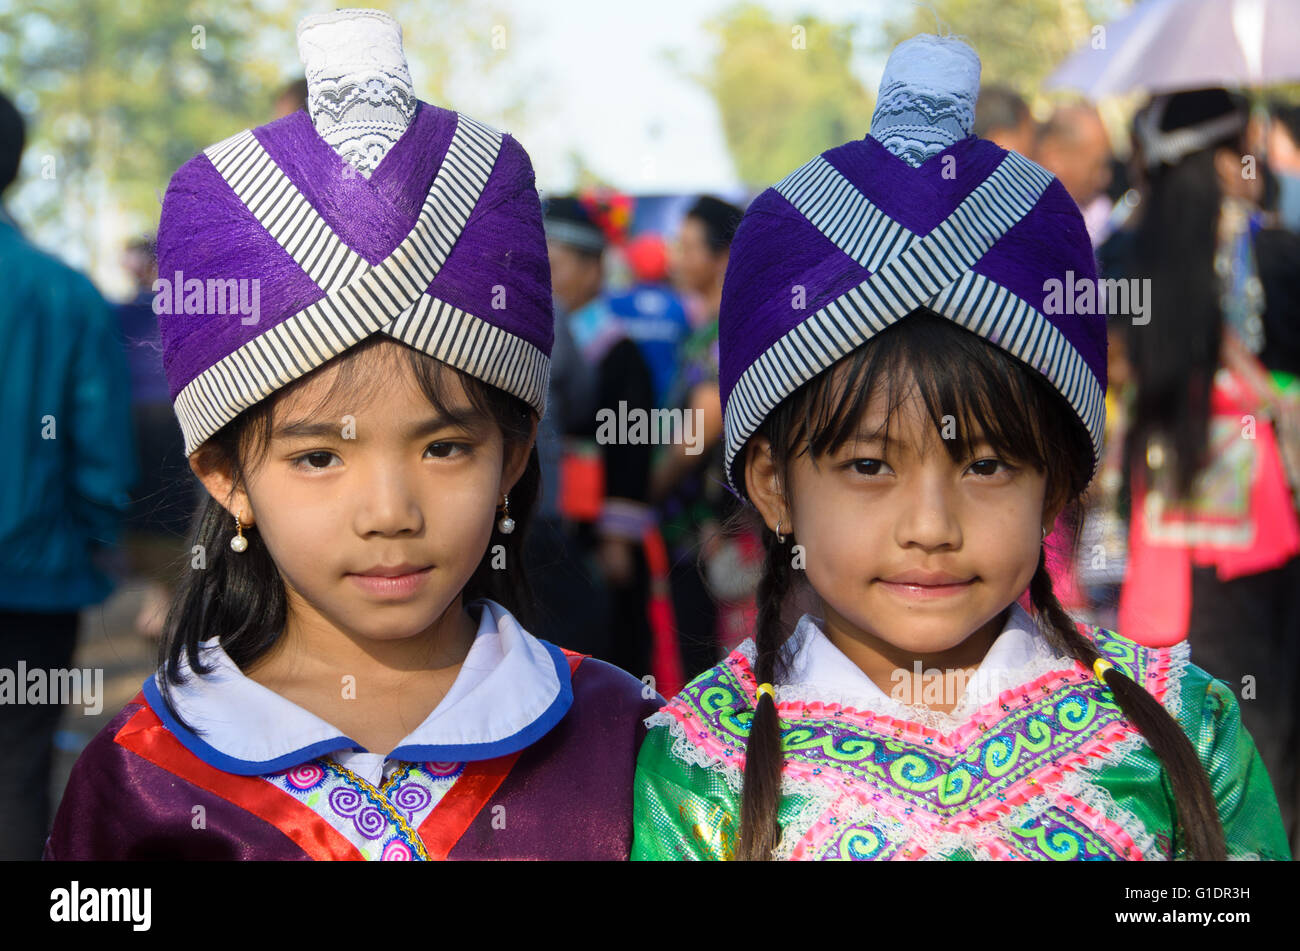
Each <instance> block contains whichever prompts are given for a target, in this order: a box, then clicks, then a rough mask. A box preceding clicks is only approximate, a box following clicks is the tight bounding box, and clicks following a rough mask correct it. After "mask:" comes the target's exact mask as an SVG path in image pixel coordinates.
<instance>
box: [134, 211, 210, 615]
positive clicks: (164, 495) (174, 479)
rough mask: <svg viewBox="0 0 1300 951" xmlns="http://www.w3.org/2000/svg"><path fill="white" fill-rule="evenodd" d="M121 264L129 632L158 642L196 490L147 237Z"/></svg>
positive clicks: (181, 560) (180, 562)
mask: <svg viewBox="0 0 1300 951" xmlns="http://www.w3.org/2000/svg"><path fill="white" fill-rule="evenodd" d="M122 265H123V267H124V268H125V269H126V271H127V272H128V273H129V274H130V275H131V278H132V281H133V282H134V284H135V296H134V298H133V299H132V300H130V301H128V302H127V303H125V304H119V305H118V306H117V319H118V325H119V328H120V330H121V332H122V342H123V344H124V345H125V347H126V354H127V363H128V365H129V366H130V368H131V415H132V419H133V423H134V427H135V444H136V449H137V451H138V455H137V457H136V464H137V468H138V470H139V473H140V479H139V482H138V483H137V484H136V487H135V489H134V491H133V492H132V494H131V511H130V514H129V516H128V518H127V523H126V524H127V534H126V549H127V553H128V556H129V559H130V569H131V574H132V575H133V576H134V577H136V578H138V579H141V580H142V581H143V582H144V585H145V587H144V598H143V601H142V604H141V607H140V613H139V615H138V616H137V618H136V629H137V630H138V631H139V633H140V634H142V635H143V636H145V637H149V638H158V637H160V636H161V635H162V629H163V621H164V620H165V618H166V613H167V605H168V604H170V603H171V596H172V591H171V587H172V586H171V581H172V578H173V576H174V575H175V574H176V572H177V571H178V570H184V568H183V565H185V563H186V562H187V561H188V559H187V557H186V548H185V537H186V534H187V532H188V531H189V524H190V517H191V516H192V515H193V514H194V511H195V509H196V507H197V505H198V502H199V498H200V496H199V495H198V489H199V484H198V480H196V479H195V478H194V475H193V473H191V471H190V467H189V465H188V464H187V462H186V459H185V442H184V440H183V439H182V437H181V431H180V427H179V426H177V425H176V414H175V412H174V411H173V409H172V402H171V397H170V394H169V391H168V389H167V378H166V377H165V376H164V375H163V365H162V341H161V339H160V337H159V334H158V317H157V315H156V314H155V313H154V310H153V297H154V291H153V284H154V279H155V278H156V277H157V275H158V265H157V260H156V259H155V257H154V245H153V238H152V236H145V237H141V238H136V239H134V240H133V241H131V242H130V243H129V244H128V245H127V247H126V251H125V253H124V254H123V256H122Z"/></svg>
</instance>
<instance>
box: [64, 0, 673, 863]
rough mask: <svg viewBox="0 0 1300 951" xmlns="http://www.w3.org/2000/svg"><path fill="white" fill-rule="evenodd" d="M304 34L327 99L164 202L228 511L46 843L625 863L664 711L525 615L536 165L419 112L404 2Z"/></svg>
mask: <svg viewBox="0 0 1300 951" xmlns="http://www.w3.org/2000/svg"><path fill="white" fill-rule="evenodd" d="M299 49H300V52H301V53H302V55H303V59H304V63H305V65H306V71H307V79H308V85H309V95H310V101H309V110H310V114H309V113H308V112H307V111H298V112H295V113H293V114H291V115H288V116H286V117H284V118H282V119H279V120H277V121H275V122H272V123H270V124H268V125H265V126H262V127H260V128H257V129H254V130H252V131H246V132H241V133H239V134H238V135H235V136H232V137H231V138H229V139H226V140H225V141H223V142H220V143H218V144H216V145H214V146H211V147H210V148H208V149H206V150H204V152H203V153H202V154H200V155H197V156H195V157H194V158H193V159H192V160H190V161H189V162H187V163H186V164H185V165H184V166H182V167H181V169H180V170H179V171H178V172H177V173H176V175H175V176H174V177H173V179H172V182H171V184H170V186H169V188H168V190H167V195H166V198H165V200H164V203H163V209H162V218H161V224H160V228H159V235H158V256H159V269H160V274H161V278H160V281H159V283H158V285H156V286H155V290H156V291H157V295H156V298H155V309H156V310H157V311H158V312H159V315H160V323H161V328H162V336H163V347H164V362H165V367H166V371H167V375H168V379H169V383H170V386H171V397H172V400H173V404H174V406H175V409H176V414H177V417H178V419H179V421H180V427H181V430H182V432H183V434H184V437H185V451H186V453H187V455H188V457H189V461H190V466H191V468H192V469H193V470H194V472H195V473H196V474H197V475H198V476H199V478H200V479H201V481H202V482H203V484H204V486H205V487H206V488H207V490H208V492H209V494H210V498H208V499H207V502H206V505H205V506H204V508H203V511H202V512H201V513H200V516H199V519H198V521H197V523H196V526H197V527H196V529H195V532H196V534H195V535H194V537H193V539H192V544H193V547H192V549H191V551H192V560H191V567H190V570H189V571H188V572H187V574H186V577H185V578H184V579H183V581H182V584H181V590H180V593H179V595H178V598H177V600H176V602H175V604H174V605H173V607H172V610H171V613H170V616H169V618H168V623H167V628H166V632H165V636H164V642H163V645H162V651H161V665H160V669H159V671H158V672H157V674H156V675H155V676H153V677H150V678H149V679H148V680H147V681H146V682H145V684H144V688H143V690H142V691H141V693H140V694H138V695H137V696H136V697H135V698H134V699H133V700H131V701H130V702H129V703H128V704H127V705H126V707H125V708H124V709H123V710H122V712H121V713H120V714H118V716H117V717H115V718H114V720H113V721H112V722H111V723H110V724H109V725H108V727H107V728H106V729H105V730H104V731H103V732H101V733H100V734H99V735H98V736H97V737H96V738H95V739H94V740H93V741H92V742H91V743H90V745H89V746H88V747H87V749H86V750H85V752H84V753H83V754H82V756H81V758H80V760H79V761H78V763H77V765H76V767H75V768H74V770H73V773H72V777H71V779H70V781H69V783H68V787H67V790H66V792H65V794H64V797H63V801H62V804H61V807H60V810H59V814H58V817H57V819H56V822H55V825H54V829H53V832H52V834H51V836H50V839H49V841H48V843H47V846H46V857H47V858H53V859H135V858H186V859H236V858H239V859H246V858H256V859H303V858H311V859H398V860H417V859H418V860H427V859H441V858H605V859H618V858H626V857H627V854H628V851H629V848H630V844H631V783H632V778H633V771H634V766H635V756H636V750H637V747H638V744H639V741H640V739H641V737H642V736H643V735H644V727H643V726H642V723H641V720H642V718H644V717H645V716H646V715H648V714H649V713H650V712H652V711H653V710H654V709H655V707H656V706H657V702H656V701H657V698H656V696H655V694H654V692H653V691H652V690H648V689H646V688H644V687H643V686H642V684H641V683H640V682H639V681H637V680H636V679H634V678H633V677H631V676H630V675H629V674H626V673H624V672H623V671H621V670H618V669H617V668H615V667H612V666H609V665H607V664H603V663H601V662H600V661H596V660H591V659H584V658H583V657H581V656H580V655H576V654H572V653H570V652H568V651H563V650H561V649H560V648H559V647H556V646H555V645H553V644H550V643H547V642H545V641H541V640H538V639H537V638H535V637H533V636H532V635H531V634H529V633H528V631H527V629H526V618H527V614H526V611H527V607H528V600H527V590H528V587H527V582H526V577H525V574H524V565H523V563H522V550H523V546H522V543H521V541H522V536H523V534H524V531H525V529H526V527H527V524H528V520H529V516H530V514H531V511H532V507H533V504H534V500H535V497H536V494H537V488H538V461H537V453H536V450H535V449H534V445H533V444H534V439H535V435H536V427H537V422H538V418H539V417H540V416H541V415H542V413H543V412H544V405H543V404H544V399H545V393H546V390H547V376H548V373H549V353H550V348H551V343H552V311H551V296H550V281H549V270H548V265H547V258H546V243H545V236H544V234H543V229H542V216H541V206H540V201H539V198H538V194H537V190H536V187H535V184H534V179H533V172H532V168H531V165H530V162H529V159H528V156H527V154H526V153H525V152H524V150H523V148H522V147H521V146H520V145H519V144H518V143H517V142H516V141H515V140H514V139H513V138H511V137H510V136H509V135H504V134H502V133H500V132H497V131H496V130H494V129H491V128H488V127H487V126H484V125H482V124H480V123H478V122H476V121H474V120H473V119H471V118H469V117H468V116H465V115H461V114H458V113H456V112H452V111H449V110H446V109H440V108H437V107H435V106H432V105H430V104H428V103H423V102H420V101H418V100H417V99H416V98H415V97H414V95H413V93H412V91H411V86H410V79H409V74H408V72H407V69H406V63H405V59H404V57H403V55H402V52H401V32H400V29H398V27H397V24H396V23H395V22H394V21H393V20H392V19H391V18H389V17H388V16H387V15H386V14H381V13H378V12H376V11H370V10H349V11H341V12H338V13H333V14H329V15H326V16H322V17H310V18H308V19H307V20H304V21H303V23H302V24H301V25H300V27H299ZM355 51H365V52H364V53H363V54H358V53H357V52H355ZM578 801H580V802H581V808H577V807H576V805H575V803H576V802H578Z"/></svg>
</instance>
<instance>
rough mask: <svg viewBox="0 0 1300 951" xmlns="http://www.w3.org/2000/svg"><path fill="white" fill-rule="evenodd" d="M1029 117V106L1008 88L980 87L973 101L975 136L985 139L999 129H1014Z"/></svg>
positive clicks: (995, 86) (996, 86)
mask: <svg viewBox="0 0 1300 951" xmlns="http://www.w3.org/2000/svg"><path fill="white" fill-rule="evenodd" d="M1028 116H1029V106H1028V105H1026V104H1025V100H1024V99H1022V98H1021V97H1020V94H1019V93H1017V92H1016V91H1015V90H1014V89H1012V88H1010V87H1009V86H998V85H991V86H981V87H980V91H979V98H978V99H976V100H975V127H974V129H973V131H974V133H975V135H977V136H979V137H980V138H981V139H987V138H988V137H989V133H991V132H997V131H998V130H1000V129H1016V128H1019V127H1020V124H1021V123H1022V122H1024V121H1025V119H1026V118H1028Z"/></svg>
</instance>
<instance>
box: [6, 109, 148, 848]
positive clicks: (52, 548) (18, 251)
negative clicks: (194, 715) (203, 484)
mask: <svg viewBox="0 0 1300 951" xmlns="http://www.w3.org/2000/svg"><path fill="white" fill-rule="evenodd" d="M24 139H25V127H24V123H23V119H22V116H21V115H20V114H19V113H18V110H17V109H16V108H15V107H14V105H13V103H11V102H10V101H9V100H8V99H7V98H5V97H4V96H3V95H0V194H3V193H4V192H5V191H6V190H7V189H8V188H9V186H10V185H11V184H13V182H14V179H15V178H16V177H17V174H18V164H19V159H20V158H21V156H22V151H23V143H24ZM0 269H3V272H4V274H5V293H4V295H3V296H2V297H0V339H3V340H4V346H3V348H0V407H3V414H2V415H0V419H2V420H3V423H2V424H0V439H2V441H3V443H4V446H5V461H4V465H3V466H0V675H2V676H4V680H5V684H6V686H5V687H4V688H0V757H3V759H0V860H2V859H39V858H40V856H41V848H42V846H43V844H44V842H45V837H46V835H47V834H48V832H49V818H50V808H49V806H50V804H49V786H50V769H51V763H52V759H53V740H54V731H55V728H56V727H57V725H58V722H59V716H60V714H61V713H62V710H63V707H62V704H63V703H65V702H68V700H69V699H70V698H69V697H64V696H61V695H60V694H61V691H59V690H53V689H39V690H37V689H36V688H37V687H39V686H40V684H39V681H42V680H43V681H44V684H45V686H46V687H49V686H51V685H53V684H55V683H59V684H61V685H63V686H70V685H71V684H72V682H73V681H72V680H71V679H70V678H69V677H68V676H66V675H59V674H58V672H68V673H69V674H70V673H73V672H71V671H70V670H69V668H71V666H72V652H73V647H74V646H75V644H76V639H77V621H78V612H79V611H80V610H81V609H82V608H84V607H86V606H87V605H92V604H96V603H98V602H100V601H102V600H104V599H105V598H106V597H108V595H109V593H110V592H111V591H112V589H113V582H112V580H111V578H110V577H109V575H108V573H107V571H106V570H105V568H104V566H103V558H104V555H105V554H106V553H107V551H108V549H109V546H111V545H113V544H114V543H115V541H116V539H117V534H118V531H119V528H120V523H121V519H122V516H123V513H124V512H125V511H126V508H127V505H128V495H127V491H128V489H129V488H130V487H131V484H132V482H133V481H134V479H135V463H134V448H133V439H132V432H131V394H130V379H129V376H128V374H127V366H126V359H125V355H124V353H123V350H122V343H121V340H120V339H119V337H118V334H117V328H116V319H115V318H114V315H113V311H112V310H111V309H110V307H109V305H108V304H107V303H106V302H105V301H104V299H103V298H102V297H101V296H100V294H99V292H98V291H96V290H95V287H94V285H92V284H91V283H90V281H89V280H87V279H86V277H84V276H83V275H81V274H79V273H77V272H76V271H74V270H73V269H72V268H70V267H68V266H67V265H65V264H63V263H62V262H61V261H59V260H58V259H57V258H55V257H53V256H51V255H49V254H46V253H45V252H43V251H41V250H40V249H39V248H37V247H36V246H35V245H34V244H32V243H31V242H30V241H28V240H27V238H26V237H25V236H24V235H23V233H22V232H21V230H20V229H19V227H18V225H17V223H16V222H15V221H14V220H13V218H11V217H10V216H9V214H8V212H7V211H6V210H5V209H4V207H3V206H0ZM100 683H101V685H102V677H101V678H100ZM77 684H78V685H79V686H81V682H80V680H78V681H77ZM10 689H12V691H13V692H14V693H13V695H9V690H10ZM78 692H79V693H81V691H80V690H79V691H78ZM77 699H78V700H81V701H83V702H84V701H85V700H86V699H87V698H86V697H85V695H84V694H83V696H81V697H78V698H77ZM100 699H101V700H102V698H100Z"/></svg>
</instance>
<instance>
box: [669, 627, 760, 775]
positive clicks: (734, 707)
mask: <svg viewBox="0 0 1300 951" xmlns="http://www.w3.org/2000/svg"><path fill="white" fill-rule="evenodd" d="M752 659H753V642H752V641H746V642H745V643H743V644H741V645H740V646H739V647H737V648H736V649H735V650H734V651H732V652H731V653H730V654H728V655H727V657H726V658H725V659H723V660H722V661H721V662H720V663H718V664H715V665H714V666H712V667H710V668H709V669H708V670H706V671H704V673H702V674H700V675H699V676H698V677H696V678H695V679H694V680H692V681H691V682H690V683H688V684H687V685H686V686H685V687H683V688H682V692H681V693H679V694H678V695H677V696H676V697H674V698H673V699H672V700H670V701H669V702H668V703H667V704H666V705H665V706H664V707H663V709H661V710H659V711H658V712H657V713H655V714H654V715H653V716H651V717H650V718H649V719H648V720H647V721H646V726H647V727H648V728H649V729H650V732H651V734H653V735H655V737H656V739H655V742H656V743H657V744H661V745H665V744H666V745H672V746H673V747H674V748H675V749H677V751H678V752H682V751H683V748H684V747H690V749H691V755H690V759H691V760H692V761H693V762H697V763H701V764H703V763H721V764H734V765H737V766H739V765H740V764H743V762H744V741H745V740H746V739H747V738H748V736H749V725H750V722H751V720H752V718H753V715H754V700H755V694H756V691H757V687H758V684H757V682H756V681H755V680H754V674H753V670H752V668H751V663H752ZM647 742H649V739H647Z"/></svg>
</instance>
